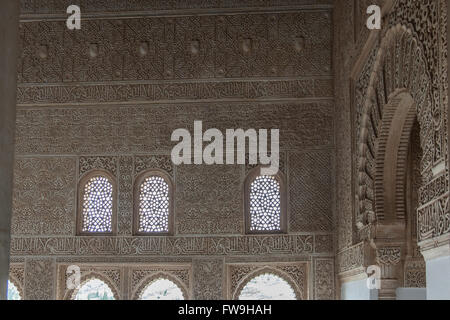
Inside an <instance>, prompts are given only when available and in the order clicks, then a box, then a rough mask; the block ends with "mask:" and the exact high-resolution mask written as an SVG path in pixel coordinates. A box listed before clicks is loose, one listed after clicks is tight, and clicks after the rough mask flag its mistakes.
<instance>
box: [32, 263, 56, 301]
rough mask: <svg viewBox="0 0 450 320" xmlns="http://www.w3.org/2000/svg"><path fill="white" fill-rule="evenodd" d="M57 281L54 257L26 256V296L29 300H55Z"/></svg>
mask: <svg viewBox="0 0 450 320" xmlns="http://www.w3.org/2000/svg"><path fill="white" fill-rule="evenodd" d="M55 282H56V264H55V260H54V258H31V257H30V258H26V260H25V297H26V299H27V300H54V299H55V293H56V292H55V291H56V290H55V288H56V283H55Z"/></svg>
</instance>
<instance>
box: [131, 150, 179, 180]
mask: <svg viewBox="0 0 450 320" xmlns="http://www.w3.org/2000/svg"><path fill="white" fill-rule="evenodd" d="M149 169H160V170H164V171H165V172H167V173H168V174H169V175H170V176H172V177H173V171H174V170H173V163H172V160H171V158H170V156H164V155H151V156H135V157H134V174H135V175H138V174H140V173H142V172H143V171H145V170H149Z"/></svg>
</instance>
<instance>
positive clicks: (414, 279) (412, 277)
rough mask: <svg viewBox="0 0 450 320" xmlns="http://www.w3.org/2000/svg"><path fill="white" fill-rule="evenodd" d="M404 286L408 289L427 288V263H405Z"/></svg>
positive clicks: (415, 261)
mask: <svg viewBox="0 0 450 320" xmlns="http://www.w3.org/2000/svg"><path fill="white" fill-rule="evenodd" d="M404 286H405V287H406V288H426V286H427V284H426V272H425V261H424V260H423V259H420V260H407V261H405V274H404Z"/></svg>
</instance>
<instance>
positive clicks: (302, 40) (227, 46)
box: [18, 11, 331, 83]
mask: <svg viewBox="0 0 450 320" xmlns="http://www.w3.org/2000/svg"><path fill="white" fill-rule="evenodd" d="M305 21H308V23H305ZM20 28H21V32H20V46H21V48H22V52H23V53H22V56H21V57H20V59H19V79H18V80H19V82H20V83H61V82H93V81H117V80H121V81H124V80H172V79H211V78H242V77H244V78H246V77H250V78H254V77H300V76H301V77H303V76H308V75H330V73H331V52H330V50H329V48H330V46H331V32H330V30H331V15H330V14H329V13H328V12H326V11H325V12H324V11H318V12H317V11H300V12H287V13H277V14H234V15H220V16H219V15H205V16H202V15H199V16H178V17H168V18H165V17H147V18H136V19H118V18H116V19H113V20H110V19H98V20H84V21H83V27H82V29H81V30H78V31H77V32H72V31H71V30H68V29H67V28H66V25H65V23H64V22H62V21H38V22H22V23H21V27H20ZM187 30H189V32H187Z"/></svg>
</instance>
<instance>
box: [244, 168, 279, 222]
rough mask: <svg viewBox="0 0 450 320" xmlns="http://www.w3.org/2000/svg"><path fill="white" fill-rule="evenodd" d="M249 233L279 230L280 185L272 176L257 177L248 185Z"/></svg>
mask: <svg viewBox="0 0 450 320" xmlns="http://www.w3.org/2000/svg"><path fill="white" fill-rule="evenodd" d="M249 215H250V231H276V230H280V229H281V221H280V220H281V195H280V183H279V182H278V181H277V179H275V178H274V177H273V176H258V177H256V178H255V179H254V180H253V182H252V183H251V185H250V212H249Z"/></svg>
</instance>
